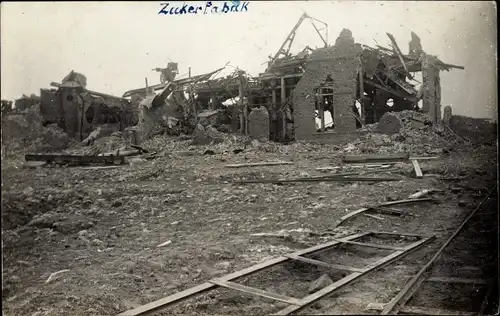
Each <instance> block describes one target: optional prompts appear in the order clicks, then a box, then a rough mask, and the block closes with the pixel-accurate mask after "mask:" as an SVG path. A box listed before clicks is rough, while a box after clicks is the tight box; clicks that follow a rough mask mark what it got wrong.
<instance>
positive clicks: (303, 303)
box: [272, 237, 432, 315]
mask: <svg viewBox="0 0 500 316" xmlns="http://www.w3.org/2000/svg"><path fill="white" fill-rule="evenodd" d="M431 240H432V237H430V238H425V239H422V240H420V241H418V242H415V243H413V244H411V245H409V246H408V247H406V248H405V250H402V251H396V252H394V253H392V254H390V255H388V256H385V257H384V258H382V259H380V260H378V261H376V262H374V263H373V264H370V265H368V266H366V267H365V268H364V270H363V272H353V273H351V274H349V275H348V276H346V277H344V278H342V279H340V280H338V281H337V282H334V283H333V284H331V285H329V286H327V287H325V288H323V289H321V290H319V291H318V292H315V293H313V294H311V295H308V296H306V297H304V298H303V299H301V300H300V305H291V306H288V307H286V308H284V309H282V310H281V311H279V312H277V313H275V314H272V315H288V314H291V313H294V312H296V311H299V310H301V309H303V308H305V307H307V306H309V305H311V304H313V303H315V302H316V301H318V300H320V299H322V298H323V297H325V296H327V295H330V294H332V293H333V292H335V291H337V290H338V289H340V288H342V287H343V286H346V285H348V284H350V283H352V282H353V281H355V280H357V279H358V278H360V277H362V276H365V275H368V274H369V273H371V272H373V271H375V270H377V269H380V268H382V267H384V266H386V265H388V264H391V263H392V262H394V261H396V260H398V259H399V258H401V257H403V256H406V255H408V254H410V253H411V252H413V251H415V250H417V249H419V248H420V247H422V246H423V245H425V244H426V243H428V242H429V241H431Z"/></svg>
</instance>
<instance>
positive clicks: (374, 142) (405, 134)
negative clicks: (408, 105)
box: [352, 110, 464, 154]
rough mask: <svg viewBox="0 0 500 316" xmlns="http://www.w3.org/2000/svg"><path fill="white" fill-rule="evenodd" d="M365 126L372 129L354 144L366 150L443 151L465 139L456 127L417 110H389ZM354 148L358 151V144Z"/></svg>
mask: <svg viewBox="0 0 500 316" xmlns="http://www.w3.org/2000/svg"><path fill="white" fill-rule="evenodd" d="M362 130H363V131H368V132H370V133H368V134H367V135H366V136H365V139H364V140H358V141H357V142H355V144H354V145H356V147H357V148H358V151H359V152H363V153H375V152H378V153H392V152H401V151H407V152H411V153H414V154H439V153H442V152H443V151H446V150H448V149H449V148H452V147H455V146H457V145H460V144H463V143H464V139H462V138H460V136H458V135H456V134H455V133H454V132H453V131H451V130H450V129H448V128H447V127H444V126H442V125H434V124H432V123H431V120H430V117H429V116H428V115H427V114H424V113H421V112H417V111H409V110H407V111H401V112H389V113H386V114H384V116H382V118H381V119H380V121H379V122H378V123H376V124H371V125H367V126H366V127H365V128H363V129H362ZM352 151H353V152H356V151H355V150H354V148H353V150H352Z"/></svg>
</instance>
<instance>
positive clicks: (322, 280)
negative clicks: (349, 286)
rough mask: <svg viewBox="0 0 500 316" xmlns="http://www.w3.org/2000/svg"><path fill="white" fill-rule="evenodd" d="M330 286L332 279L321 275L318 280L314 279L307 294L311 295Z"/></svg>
mask: <svg viewBox="0 0 500 316" xmlns="http://www.w3.org/2000/svg"><path fill="white" fill-rule="evenodd" d="M332 284H333V281H332V279H330V277H329V276H328V275H327V274H323V275H322V276H320V277H319V278H318V279H316V280H315V281H313V282H312V283H311V285H310V286H309V289H308V292H309V294H312V293H315V292H317V291H319V290H321V289H324V288H325V287H327V286H329V285H332Z"/></svg>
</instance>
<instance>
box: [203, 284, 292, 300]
mask: <svg viewBox="0 0 500 316" xmlns="http://www.w3.org/2000/svg"><path fill="white" fill-rule="evenodd" d="M209 282H210V283H213V284H216V285H218V286H222V287H225V288H228V289H232V290H236V291H240V292H243V293H248V294H252V295H257V296H261V297H265V298H268V299H271V300H275V301H279V302H283V303H288V304H292V305H297V304H299V300H298V299H296V298H294V297H289V296H285V295H281V294H277V293H272V292H268V291H264V290H261V289H256V288H253V287H250V286H245V285H242V284H238V283H234V282H230V281H222V280H219V279H212V280H210V281H209Z"/></svg>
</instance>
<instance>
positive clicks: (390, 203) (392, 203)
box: [335, 198, 433, 226]
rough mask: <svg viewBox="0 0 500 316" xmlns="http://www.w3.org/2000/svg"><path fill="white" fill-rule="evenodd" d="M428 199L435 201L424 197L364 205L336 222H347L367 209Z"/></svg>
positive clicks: (338, 223) (337, 224)
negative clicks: (369, 205) (370, 205)
mask: <svg viewBox="0 0 500 316" xmlns="http://www.w3.org/2000/svg"><path fill="white" fill-rule="evenodd" d="M427 201H433V199H431V198H423V199H408V200H399V201H391V202H386V203H381V204H378V205H376V206H373V207H363V208H360V209H359V210H356V211H352V212H350V213H348V214H346V215H344V216H342V217H341V218H340V220H339V221H338V222H337V223H336V225H335V226H339V225H340V224H342V223H343V222H345V221H346V220H348V219H349V218H351V217H354V216H356V215H359V214H361V213H364V212H366V211H370V210H375V209H377V208H380V207H382V206H390V205H397V204H406V203H416V202H427Z"/></svg>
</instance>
